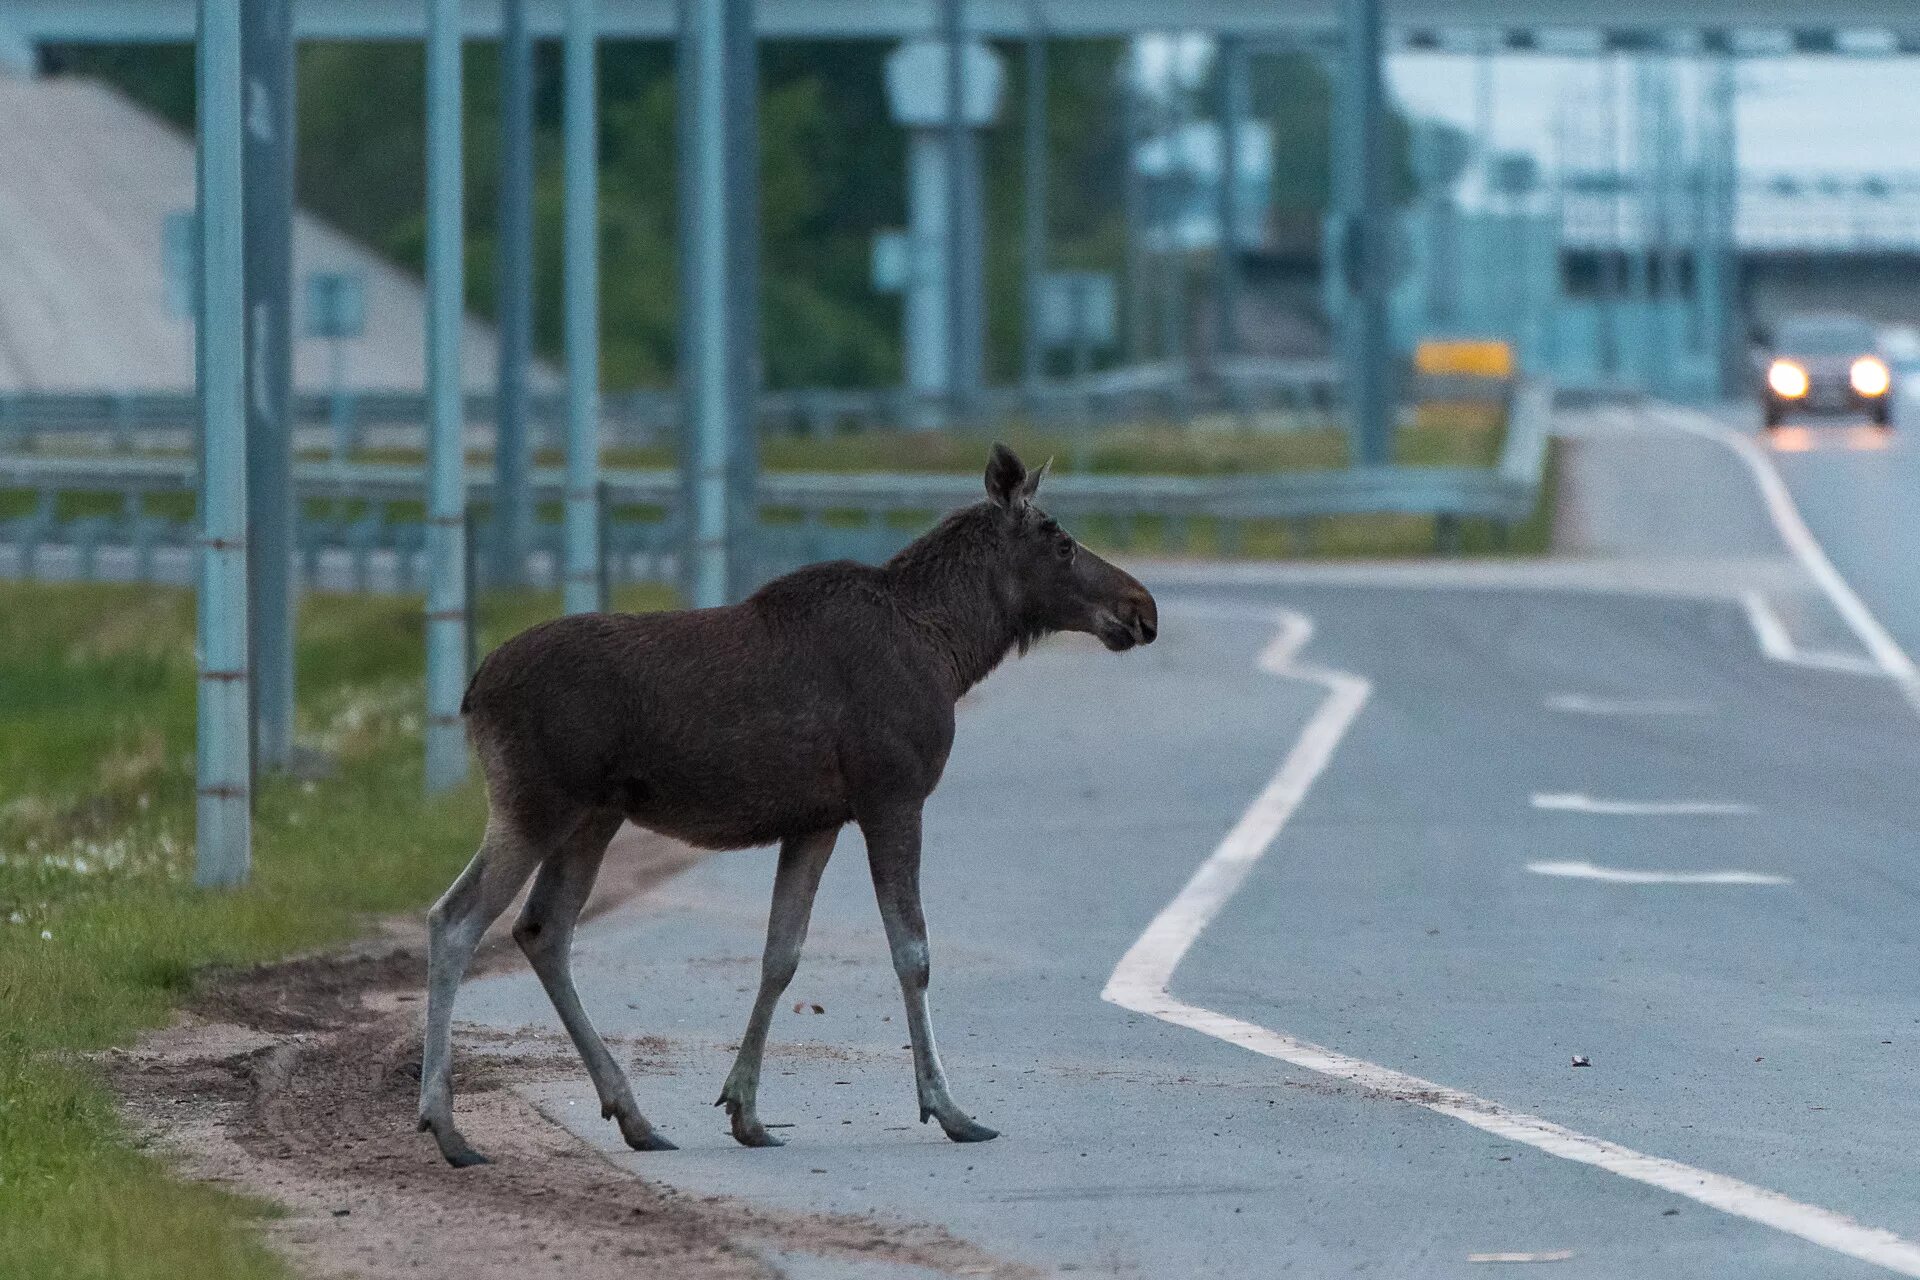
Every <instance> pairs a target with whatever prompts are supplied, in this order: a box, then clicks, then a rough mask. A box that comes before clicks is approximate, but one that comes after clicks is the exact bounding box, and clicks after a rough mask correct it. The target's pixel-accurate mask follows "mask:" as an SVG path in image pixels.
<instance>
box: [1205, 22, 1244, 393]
mask: <svg viewBox="0 0 1920 1280" xmlns="http://www.w3.org/2000/svg"><path fill="white" fill-rule="evenodd" d="M1215 49H1216V52H1215V54H1214V77H1215V89H1216V91H1217V92H1218V94H1219V98H1218V105H1217V107H1216V109H1215V115H1216V116H1217V119H1216V120H1215V125H1216V127H1217V128H1218V129H1219V136H1220V157H1219V161H1220V165H1219V181H1220V186H1219V190H1218V192H1216V195H1217V196H1218V198H1219V204H1218V206H1217V208H1218V219H1219V224H1220V225H1219V236H1220V246H1219V249H1218V250H1217V251H1216V253H1215V256H1214V281H1213V284H1214V305H1215V308H1216V311H1215V315H1214V334H1213V354H1214V358H1215V360H1216V362H1217V361H1218V359H1219V358H1220V357H1222V356H1236V355H1239V354H1240V146H1241V143H1240V124H1241V121H1242V120H1244V119H1245V118H1246V114H1247V53H1246V48H1245V46H1244V45H1243V44H1242V43H1241V41H1240V40H1239V39H1238V38H1237V37H1234V36H1221V37H1220V39H1219V42H1218V44H1217V45H1216V46H1215Z"/></svg>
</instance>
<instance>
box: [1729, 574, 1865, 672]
mask: <svg viewBox="0 0 1920 1280" xmlns="http://www.w3.org/2000/svg"><path fill="white" fill-rule="evenodd" d="M1740 605H1741V607H1742V608H1744V609H1745V610H1746V611H1747V622H1748V624H1749V625H1751V626H1752V627H1753V634H1754V638H1755V639H1756V640H1758V641H1759V642H1760V652H1762V653H1764V654H1766V655H1767V656H1768V657H1769V658H1772V659H1773V660H1774V661H1775V662H1791V663H1793V664H1795V665H1797V666H1802V667H1813V668H1815V669H1817V670H1820V671H1838V672H1841V673H1843V674H1846V675H1856V676H1884V675H1886V674H1887V672H1885V671H1884V670H1882V669H1881V667H1880V665H1879V664H1878V663H1876V662H1875V661H1873V659H1871V658H1861V657H1855V656H1854V655H1853V654H1850V653H1832V652H1829V651H1827V650H1824V649H1802V648H1801V647H1800V646H1799V645H1798V644H1797V643H1796V642H1795V641H1794V638H1793V634H1792V633H1791V632H1790V631H1788V630H1787V624H1786V623H1785V622H1783V621H1781V618H1780V615H1779V613H1778V612H1777V611H1775V609H1774V607H1773V604H1772V602H1771V601H1769V600H1768V599H1767V597H1766V595H1765V594H1764V593H1763V592H1759V591H1743V592H1741V593H1740Z"/></svg>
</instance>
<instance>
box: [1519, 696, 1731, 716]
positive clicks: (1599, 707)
mask: <svg viewBox="0 0 1920 1280" xmlns="http://www.w3.org/2000/svg"><path fill="white" fill-rule="evenodd" d="M1547 706H1548V708H1549V709H1550V710H1553V711H1566V712H1570V713H1572V714H1574V715H1584V716H1703V715H1705V714H1706V713H1707V710H1708V708H1707V705H1706V704H1705V703H1704V702H1689V701H1686V700H1684V699H1681V698H1596V697H1594V696H1593V695H1591V694H1585V693H1556V694H1554V695H1553V696H1551V697H1549V698H1548V699H1547Z"/></svg>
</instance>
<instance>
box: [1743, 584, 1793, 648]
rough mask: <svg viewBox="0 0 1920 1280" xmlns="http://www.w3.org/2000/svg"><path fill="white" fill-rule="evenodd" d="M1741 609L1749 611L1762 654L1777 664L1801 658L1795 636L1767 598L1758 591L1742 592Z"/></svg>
mask: <svg viewBox="0 0 1920 1280" xmlns="http://www.w3.org/2000/svg"><path fill="white" fill-rule="evenodd" d="M1740 604H1741V607H1742V608H1744V609H1745V610H1746V611H1747V623H1748V625H1749V626H1751V627H1752V628H1753V636H1754V639H1756V640H1758V641H1759V642H1760V652H1762V653H1764V654H1766V655H1767V656H1768V657H1769V658H1772V659H1773V660H1774V661H1775V662H1794V661H1797V660H1798V659H1799V657H1800V647H1799V646H1798V645H1796V644H1794V642H1793V635H1792V633H1791V632H1789V631H1788V630H1787V624H1786V623H1785V622H1783V621H1781V620H1780V615H1779V614H1778V613H1775V612H1774V609H1773V605H1772V604H1771V603H1769V602H1768V600H1767V597H1766V596H1765V595H1763V594H1762V593H1760V592H1758V591H1742V592H1741V593H1740Z"/></svg>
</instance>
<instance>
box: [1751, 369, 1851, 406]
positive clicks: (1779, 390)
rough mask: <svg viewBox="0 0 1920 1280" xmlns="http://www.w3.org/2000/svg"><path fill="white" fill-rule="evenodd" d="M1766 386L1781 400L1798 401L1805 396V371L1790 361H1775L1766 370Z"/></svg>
mask: <svg viewBox="0 0 1920 1280" xmlns="http://www.w3.org/2000/svg"><path fill="white" fill-rule="evenodd" d="M1855 367H1856V368H1857V367H1858V366H1855ZM1767 385H1768V386H1769V387H1772V388H1773V394H1775V395H1777V396H1779V397H1781V398H1782V399H1785V400H1798V399H1799V398H1800V397H1801V396H1803V395H1805V394H1807V371H1806V370H1805V369H1802V368H1801V367H1800V366H1799V365H1797V364H1795V363H1794V362H1793V361H1791V360H1775V361H1774V362H1773V365H1772V366H1771V367H1770V368H1769V369H1768V370H1767Z"/></svg>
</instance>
